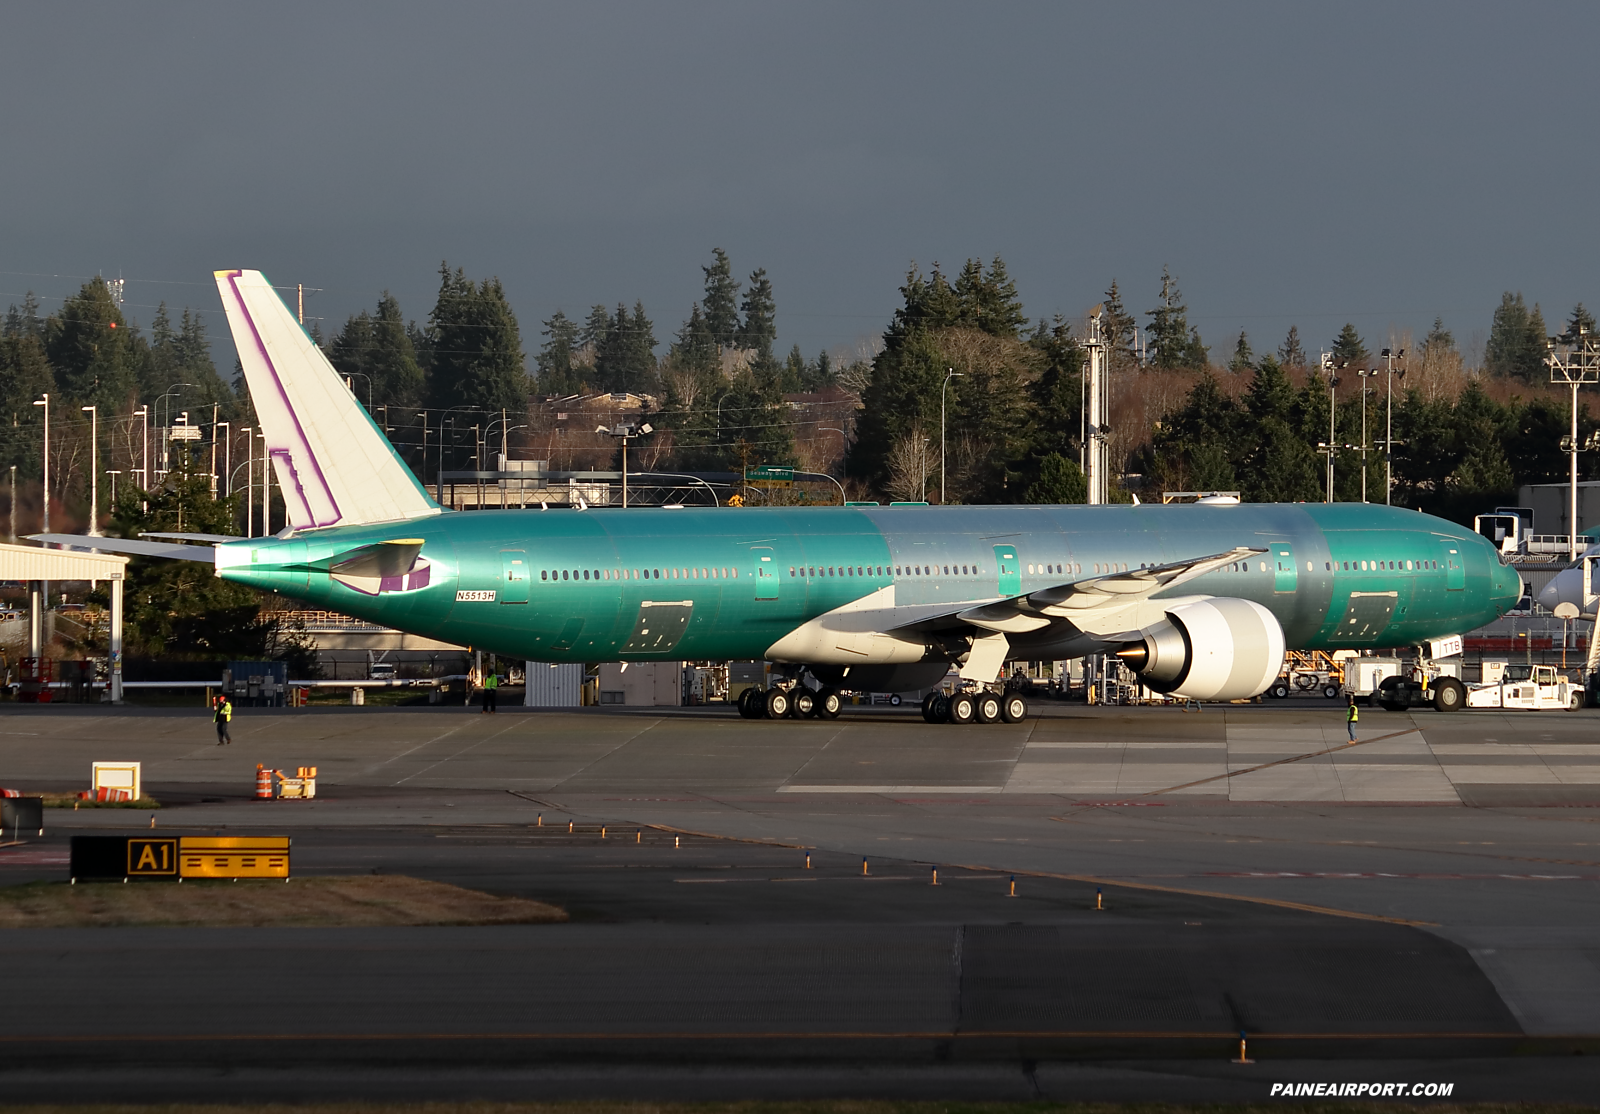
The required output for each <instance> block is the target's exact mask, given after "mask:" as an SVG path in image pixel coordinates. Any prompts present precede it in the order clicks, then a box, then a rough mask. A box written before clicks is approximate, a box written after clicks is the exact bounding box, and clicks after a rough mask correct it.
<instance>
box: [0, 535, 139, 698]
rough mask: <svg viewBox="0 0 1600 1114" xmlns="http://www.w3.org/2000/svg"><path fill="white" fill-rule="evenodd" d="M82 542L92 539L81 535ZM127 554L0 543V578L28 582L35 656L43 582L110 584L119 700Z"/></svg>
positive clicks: (112, 664) (111, 671)
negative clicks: (85, 551) (68, 581)
mask: <svg viewBox="0 0 1600 1114" xmlns="http://www.w3.org/2000/svg"><path fill="white" fill-rule="evenodd" d="M83 540H84V543H85V544H92V542H93V539H91V538H84V539H83ZM127 574H128V558H126V557H124V556H121V555H120V554H115V553H83V552H80V551H76V550H70V549H42V548H40V547H38V546H33V545H4V544H0V580H21V581H25V582H27V585H28V653H29V655H30V656H32V657H38V656H39V654H40V652H41V651H42V649H43V645H42V643H43V638H42V636H43V632H44V606H45V599H44V596H45V592H46V590H47V589H46V588H45V585H46V584H48V583H49V582H50V581H52V580H55V581H62V580H86V581H97V580H105V581H109V582H110V584H111V647H110V650H111V655H110V656H111V660H110V661H109V662H108V663H107V664H108V666H109V668H108V670H107V676H108V677H109V678H110V685H111V701H112V703H114V704H120V703H122V584H123V581H124V580H125V579H126V578H127Z"/></svg>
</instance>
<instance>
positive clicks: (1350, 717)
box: [1344, 696, 1361, 743]
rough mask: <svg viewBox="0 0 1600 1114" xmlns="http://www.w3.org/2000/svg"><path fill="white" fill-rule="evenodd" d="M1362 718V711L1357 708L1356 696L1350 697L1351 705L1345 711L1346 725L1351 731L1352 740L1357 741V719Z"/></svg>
mask: <svg viewBox="0 0 1600 1114" xmlns="http://www.w3.org/2000/svg"><path fill="white" fill-rule="evenodd" d="M1360 718H1361V713H1360V712H1359V711H1357V710H1356V698H1355V697H1353V696H1352V697H1351V698H1350V705H1349V707H1347V708H1346V709H1345V712H1344V725H1345V727H1346V728H1347V729H1348V730H1349V732H1350V741H1351V742H1352V743H1353V742H1355V741H1356V720H1358V719H1360Z"/></svg>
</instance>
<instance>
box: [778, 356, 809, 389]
mask: <svg viewBox="0 0 1600 1114" xmlns="http://www.w3.org/2000/svg"><path fill="white" fill-rule="evenodd" d="M810 370H811V369H810V368H809V367H808V366H807V364H806V358H805V357H804V356H802V355H801V354H800V346H799V345H798V344H796V345H794V346H793V347H791V348H790V349H789V358H788V359H786V360H784V361H783V374H782V375H781V376H780V383H781V386H782V389H783V391H784V393H785V394H792V393H795V392H798V391H805V390H808V389H809V388H808V387H807V386H806V383H807V381H808V380H809V379H810V378H811V376H810V375H809V372H810Z"/></svg>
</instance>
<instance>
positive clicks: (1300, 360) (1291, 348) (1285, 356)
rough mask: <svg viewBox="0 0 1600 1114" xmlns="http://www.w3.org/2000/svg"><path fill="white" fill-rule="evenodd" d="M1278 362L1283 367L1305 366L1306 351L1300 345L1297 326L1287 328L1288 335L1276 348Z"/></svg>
mask: <svg viewBox="0 0 1600 1114" xmlns="http://www.w3.org/2000/svg"><path fill="white" fill-rule="evenodd" d="M1278 362H1279V363H1280V364H1282V365H1283V366H1284V367H1305V366H1306V350H1305V349H1304V348H1303V347H1301V345H1300V328H1299V326H1297V325H1290V326H1289V335H1288V336H1286V337H1284V338H1283V343H1282V344H1281V345H1279V346H1278Z"/></svg>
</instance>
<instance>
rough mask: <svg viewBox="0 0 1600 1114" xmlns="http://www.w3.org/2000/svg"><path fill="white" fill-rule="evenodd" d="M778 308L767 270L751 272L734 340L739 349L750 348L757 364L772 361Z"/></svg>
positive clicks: (776, 334)
mask: <svg viewBox="0 0 1600 1114" xmlns="http://www.w3.org/2000/svg"><path fill="white" fill-rule="evenodd" d="M709 295H710V291H709V290H708V291H707V296H708V297H709ZM777 310H778V307H777V303H776V302H775V301H774V299H773V296H772V282H771V281H770V280H769V279H768V278H767V272H766V270H765V269H758V270H755V271H752V272H751V273H750V283H749V285H748V286H746V287H745V295H744V301H743V302H742V303H741V304H740V306H739V312H740V313H741V314H743V315H744V320H743V321H742V322H741V323H740V325H739V333H738V337H737V343H738V345H739V347H740V348H748V349H750V350H751V351H753V352H754V353H755V354H756V355H755V359H756V362H757V363H760V364H771V363H772V343H773V341H774V340H776V339H777V337H778V329H777V325H776V324H775V321H776V317H777Z"/></svg>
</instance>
